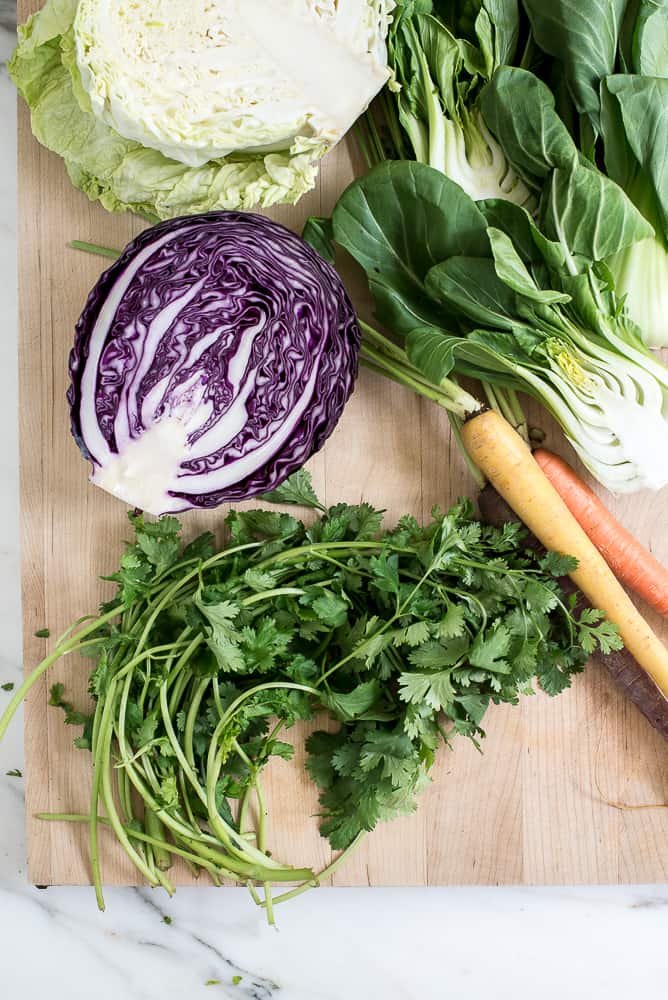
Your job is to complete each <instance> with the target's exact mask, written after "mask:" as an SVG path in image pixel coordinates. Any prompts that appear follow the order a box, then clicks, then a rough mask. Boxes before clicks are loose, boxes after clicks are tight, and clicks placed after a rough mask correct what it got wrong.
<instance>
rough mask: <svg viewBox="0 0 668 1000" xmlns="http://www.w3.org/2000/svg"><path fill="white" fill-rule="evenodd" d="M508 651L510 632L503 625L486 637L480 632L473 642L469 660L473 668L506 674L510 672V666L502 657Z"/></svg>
mask: <svg viewBox="0 0 668 1000" xmlns="http://www.w3.org/2000/svg"><path fill="white" fill-rule="evenodd" d="M509 649H510V632H509V631H508V629H507V628H506V627H505V626H504V625H499V626H498V627H497V628H496V629H494V631H493V632H490V633H489V634H488V635H487V636H485V635H484V634H483V633H482V632H479V633H478V635H477V636H476V637H475V639H474V640H473V645H472V646H471V652H470V653H469V660H470V661H471V663H472V664H473V666H474V667H480V668H481V669H483V670H489V671H492V672H495V673H501V674H507V673H509V671H510V666H509V664H508V662H507V660H505V659H504V657H505V656H506V654H507V653H508V650H509Z"/></svg>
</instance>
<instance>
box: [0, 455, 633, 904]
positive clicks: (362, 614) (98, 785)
mask: <svg viewBox="0 0 668 1000" xmlns="http://www.w3.org/2000/svg"><path fill="white" fill-rule="evenodd" d="M267 499H269V500H272V501H280V502H283V503H296V504H300V505H303V506H309V507H311V508H313V509H314V510H315V511H316V512H317V515H316V517H315V520H314V521H313V523H311V524H309V525H306V524H304V523H303V522H302V521H300V520H297V519H296V518H294V517H292V516H290V515H289V514H286V513H279V512H276V511H268V510H253V511H245V512H239V511H233V512H232V513H230V514H229V516H228V518H227V528H228V540H227V544H226V545H225V546H224V547H223V548H217V546H216V544H215V541H214V538H213V536H212V535H211V534H209V533H207V534H204V535H201V536H200V537H198V538H196V539H195V540H194V541H192V542H190V543H188V544H185V545H184V544H183V543H182V541H181V538H180V525H179V522H178V521H177V520H176V519H175V518H173V517H163V518H161V519H160V520H158V521H152V522H151V521H147V520H145V519H144V517H143V516H142V515H141V514H136V513H135V514H131V515H130V520H131V522H132V525H133V528H134V535H135V537H134V540H133V541H132V543H129V544H128V545H127V547H126V551H125V553H124V554H123V556H122V559H121V565H120V568H119V570H118V572H116V573H114V574H113V576H112V577H110V578H108V579H111V580H113V581H115V582H116V584H117V586H118V592H117V595H116V597H115V599H114V600H113V601H111V602H109V603H108V604H106V605H104V606H103V607H102V608H101V612H100V615H99V617H98V618H96V619H94V620H93V621H90V620H86V621H85V623H84V624H83V626H82V627H81V628H80V629H79V631H78V633H77V634H76V635H75V636H71V635H70V634H69V633H68V634H67V635H66V636H65V637H64V638H63V639H62V640H61V641H59V642H58V643H57V644H56V648H55V649H54V651H53V653H51V654H50V656H49V657H48V658H47V660H46V661H44V662H43V663H42V664H40V666H39V667H38V668H37V670H36V671H35V673H34V675H33V678H35V677H37V676H39V674H40V673H43V672H44V670H46V669H47V668H48V667H49V666H50V665H51V664H52V663H53V662H55V661H56V660H57V659H58V658H59V657H60V656H62V655H65V654H66V653H68V652H72V651H75V650H81V651H82V652H85V653H87V654H89V655H91V656H92V657H93V658H94V661H95V663H94V667H93V670H92V672H91V675H90V692H91V695H92V697H93V699H94V702H95V709H94V712H93V714H92V715H91V716H90V717H89V718H85V717H84V716H82V715H81V713H78V712H75V711H74V709H73V708H72V706H71V705H70V704H68V703H67V702H65V701H64V700H63V694H64V692H63V690H62V686H59V685H55V686H54V688H53V689H52V703H54V704H59V705H61V707H63V708H64V709H65V712H66V721H70V722H73V723H77V724H84V732H83V736H82V737H80V738H79V739H78V740H77V744H78V745H79V746H83V747H87V748H88V749H90V751H91V753H92V756H93V765H94V767H93V779H92V788H91V805H90V814H89V815H88V816H85V817H81V816H60V817H57V818H61V819H72V820H79V821H85V822H87V823H88V824H89V828H90V846H91V860H92V868H93V878H94V882H95V885H96V890H97V894H98V900H99V902H100V905H102V892H101V882H100V867H99V855H98V842H97V841H98V827H99V824H100V823H105V824H109V825H110V826H111V827H112V828H113V831H114V833H115V835H116V837H117V838H118V840H119V841H120V843H121V844H122V846H123V848H124V849H125V851H126V853H127V854H128V856H129V857H130V858H131V860H132V861H133V863H134V864H135V866H136V867H137V869H138V870H139V872H140V873H141V874H142V875H143V876H144V877H145V878H146V879H147V880H148V881H149V882H150V883H151V884H154V885H156V884H162V885H164V886H165V887H166V888H167V889H168V890H170V891H171V885H170V882H169V879H168V876H167V874H166V871H167V870H168V868H169V866H170V864H171V858H172V857H173V856H180V857H182V858H184V859H185V861H186V862H187V863H188V864H189V865H190V866H191V867H192V869H193V870H194V871H200V870H201V869H204V870H206V871H207V872H208V873H209V874H210V876H211V878H212V879H213V881H214V882H216V883H218V882H220V881H221V880H222V879H224V878H231V879H234V880H237V881H239V880H241V881H245V882H247V883H248V885H249V887H250V888H251V891H252V893H253V896H254V898H255V899H256V901H257V902H258V903H260V905H262V906H265V907H266V908H267V911H268V915H269V919H270V920H271V919H273V916H272V914H273V905H274V903H275V902H276V901H278V900H281V899H285V898H288V897H290V896H293V895H295V894H297V893H298V892H301V891H303V890H304V889H306V888H308V887H309V886H311V885H315V884H318V879H319V878H322V877H324V876H326V875H328V874H330V873H331V871H332V869H333V867H336V866H337V865H338V864H340V863H341V862H342V860H343V859H344V858H345V857H346V856H347V853H348V852H349V851H350V850H352V849H354V847H355V845H356V844H357V843H358V842H359V839H360V838H361V837H362V836H363V835H364V833H365V832H366V831H369V830H372V829H373V828H374V827H375V825H376V824H377V823H378V822H380V821H383V820H388V819H391V818H392V817H394V816H397V815H399V814H403V813H410V812H412V811H413V810H414V809H415V800H416V796H417V795H418V793H419V792H420V790H421V789H422V788H424V787H425V785H426V784H427V783H428V781H429V778H428V772H429V769H430V767H431V765H432V763H433V761H434V758H435V754H436V751H437V748H438V746H439V744H440V743H441V742H443V741H445V742H448V741H449V740H450V739H451V737H452V736H453V735H455V734H458V735H463V736H466V737H469V738H470V739H472V740H474V741H476V742H478V741H479V740H480V738H481V737H483V736H484V731H483V729H482V722H483V718H484V715H485V713H486V711H487V709H488V707H489V705H490V703H495V704H496V703H500V702H511V703H516V702H517V701H518V698H519V696H520V695H521V694H530V693H531V692H532V690H533V683H534V680H537V681H538V683H539V684H540V686H541V687H542V688H543V689H544V690H545V691H547V692H548V693H550V694H557V693H558V692H560V691H562V690H563V689H564V688H565V687H567V686H568V684H569V683H570V679H571V676H572V674H573V673H575V672H577V671H579V670H581V669H582V667H583V665H584V662H585V660H586V659H587V656H588V655H589V654H590V653H591V652H592V651H593V650H594V649H595V648H596V646H597V645H598V646H600V648H601V649H602V650H603V651H607V650H609V649H611V648H617V647H618V646H619V639H618V636H617V633H616V631H615V629H614V627H613V626H611V625H610V624H609V623H608V622H605V621H602V620H601V615H600V614H599V613H598V612H592V611H591V610H587V611H585V612H582V613H577V612H576V610H575V604H576V595H573V594H571V595H570V596H568V597H567V596H565V594H564V593H563V592H562V590H561V587H560V584H559V581H558V579H557V577H558V576H559V575H561V574H564V573H565V572H566V571H568V570H570V569H572V568H573V560H571V559H570V558H569V557H565V556H560V555H556V554H554V553H550V554H548V555H547V556H544V557H542V558H541V556H540V555H537V554H536V553H535V552H534V551H532V550H531V549H530V548H528V547H525V544H524V536H523V531H522V529H521V527H520V526H519V525H518V524H506V525H504V527H503V528H502V529H499V528H494V527H488V526H485V525H482V524H480V523H479V522H477V521H476V520H474V519H473V513H472V508H471V506H470V504H469V503H468V502H462V503H460V504H458V505H457V506H455V507H453V508H452V509H451V510H450V511H449V512H448V513H447V514H444V513H442V512H440V511H438V510H435V511H434V512H433V516H432V519H431V520H430V522H429V523H428V524H426V525H425V526H421V525H420V524H419V523H418V522H417V521H416V520H415V518H413V517H410V516H406V517H403V518H402V519H401V520H400V521H399V523H398V524H397V526H396V527H395V528H394V529H392V530H390V531H381V521H382V512H381V511H377V510H374V509H373V508H372V507H370V506H369V505H368V504H359V505H354V506H350V505H346V504H339V505H337V506H334V507H331V508H329V509H325V508H324V507H323V506H322V505H321V504H320V503H319V501H318V500H317V498H316V496H315V494H314V493H313V490H312V487H311V484H310V480H309V479H308V476H307V474H306V473H304V472H301V473H298V474H297V475H296V476H293V477H292V479H291V480H289V481H288V483H287V484H285V485H284V486H283V487H281V488H280V489H279V490H277V491H275V492H274V493H272V494H269V495H268V496H267ZM23 693H24V692H23ZM23 693H22V694H21V697H23ZM322 709H326V710H327V711H328V712H329V714H330V715H331V716H332V717H333V719H335V720H336V722H337V723H338V727H337V729H336V730H335V731H334V732H324V731H317V732H315V733H313V734H312V735H311V736H310V737H309V739H308V741H307V750H308V760H307V768H308V772H309V774H310V775H311V777H312V778H313V780H314V781H315V782H316V783H317V784H318V786H319V788H320V802H321V807H322V814H321V832H322V834H323V836H326V837H327V838H328V839H329V841H330V843H331V845H332V847H333V848H335V849H338V850H341V851H342V852H343V854H342V855H340V856H339V857H338V858H337V860H336V861H335V862H334V865H333V866H330V867H329V868H328V869H326V870H325V872H322V873H320V875H319V876H316V875H315V874H314V873H313V872H312V871H310V870H309V869H295V868H292V867H290V866H287V865H283V864H281V863H280V862H279V861H277V860H275V859H274V858H273V857H272V856H271V854H270V853H269V852H268V851H267V845H266V830H265V814H266V810H265V804H264V798H263V794H262V785H261V775H262V771H263V769H264V767H265V766H266V764H267V762H268V761H269V760H270V759H271V758H272V757H273V756H280V757H284V758H290V757H291V756H292V753H293V746H292V744H291V743H289V742H287V741H286V740H285V739H283V738H282V737H283V734H284V731H285V730H289V729H291V727H293V726H294V724H295V723H296V722H297V721H299V720H306V719H310V718H312V717H313V715H314V713H315V712H316V711H319V710H322ZM0 731H1V724H0ZM138 800H139V801H140V803H141V805H140V806H139V807H138V805H137V802H138ZM254 803H256V804H257V809H256V810H255V809H254V808H252V807H253V804H254ZM101 812H103V815H100V814H101ZM254 816H257V821H255V820H254ZM51 818H56V817H51ZM282 881H289V882H297V883H298V885H297V886H296V888H292V889H290V890H288V891H287V892H285V893H283V894H282V895H279V896H277V897H273V896H272V891H271V884H272V883H277V882H282ZM255 883H263V884H264V886H265V893H264V899H261V898H260V896H259V895H258V893H257V890H256V889H255V888H254V885H255Z"/></svg>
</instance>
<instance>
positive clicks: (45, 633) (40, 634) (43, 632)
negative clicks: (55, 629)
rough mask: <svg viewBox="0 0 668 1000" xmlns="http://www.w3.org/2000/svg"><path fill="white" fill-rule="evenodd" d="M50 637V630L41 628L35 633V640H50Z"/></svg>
mask: <svg viewBox="0 0 668 1000" xmlns="http://www.w3.org/2000/svg"><path fill="white" fill-rule="evenodd" d="M50 635H51V632H50V631H49V629H48V628H39V629H37V631H36V632H35V638H36V639H48V638H49V636H50Z"/></svg>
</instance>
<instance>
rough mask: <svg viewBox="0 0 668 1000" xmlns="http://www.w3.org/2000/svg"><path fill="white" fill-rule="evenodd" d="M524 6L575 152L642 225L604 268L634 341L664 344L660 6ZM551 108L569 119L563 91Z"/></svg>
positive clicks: (667, 271) (665, 88)
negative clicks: (643, 233) (646, 230)
mask: <svg viewBox="0 0 668 1000" xmlns="http://www.w3.org/2000/svg"><path fill="white" fill-rule="evenodd" d="M524 6H525V7H526V10H527V13H528V14H529V18H530V20H531V27H532V31H533V37H534V39H535V41H536V42H537V43H538V45H539V46H540V47H541V48H542V49H543V50H544V51H545V52H546V53H548V54H549V55H550V56H552V57H554V59H555V61H556V65H554V66H552V68H548V73H549V75H550V76H551V78H552V79H554V78H556V76H557V75H560V76H561V77H562V78H563V79H564V80H565V82H566V89H567V92H568V95H569V97H570V101H571V102H572V106H573V108H574V111H575V125H576V127H575V129H574V132H575V135H576V139H577V141H578V144H579V146H580V148H581V150H582V152H583V153H584V154H585V155H587V156H589V157H591V158H592V159H596V161H597V162H598V163H599V164H601V165H603V164H604V165H605V169H606V171H607V173H608V175H609V176H610V177H611V178H612V179H613V180H615V181H616V182H617V183H618V184H620V185H621V187H623V188H624V190H625V192H626V193H627V194H628V196H629V197H630V198H631V200H632V201H633V202H634V204H635V205H636V207H637V208H638V209H639V210H640V211H641V212H642V214H643V215H644V217H645V219H646V220H647V221H648V223H649V224H650V225H651V226H652V229H653V233H650V234H649V235H648V236H647V237H646V238H645V239H643V240H639V241H637V242H635V243H633V244H629V245H628V246H627V247H625V248H624V249H623V250H622V251H620V252H619V253H618V254H614V255H613V256H611V257H610V258H609V259H608V261H607V263H608V266H609V267H610V270H611V272H612V274H613V276H614V279H615V284H616V288H617V293H618V295H619V296H620V297H625V302H624V304H625V308H626V310H627V311H628V314H629V316H630V317H631V318H632V319H633V320H634V321H635V322H636V323H637V324H638V326H639V328H640V331H641V333H642V337H643V340H644V342H645V343H646V344H647V345H648V346H650V347H665V346H668V319H667V317H668V131H667V128H666V125H667V116H668V79H667V77H668V0H637V2H635V3H628V4H625V3H618V2H613V0H600V2H597V3H592V4H586V5H583V4H580V3H576V2H575V0H550V3H549V4H545V3H544V2H542V0H524ZM548 66H549V64H548ZM561 103H562V107H563V109H564V115H565V116H567V117H570V112H569V110H568V104H567V102H565V101H564V99H563V95H562V99H561Z"/></svg>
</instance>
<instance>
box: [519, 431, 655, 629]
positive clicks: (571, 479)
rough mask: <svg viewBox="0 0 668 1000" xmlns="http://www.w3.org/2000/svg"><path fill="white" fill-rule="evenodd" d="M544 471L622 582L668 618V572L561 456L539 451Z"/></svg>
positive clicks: (537, 452)
mask: <svg viewBox="0 0 668 1000" xmlns="http://www.w3.org/2000/svg"><path fill="white" fill-rule="evenodd" d="M533 457H534V458H535V459H536V461H537V462H538V464H539V465H540V467H541V469H542V470H543V472H544V473H545V475H546V476H547V478H548V479H549V480H550V482H551V483H552V485H553V486H554V488H555V490H556V491H557V493H558V494H559V496H560V497H561V499H562V500H563V501H564V503H565V504H566V506H567V507H568V509H569V510H570V512H571V514H572V515H573V517H574V518H575V520H576V521H578V523H579V524H580V525H581V527H583V528H584V530H585V531H586V532H587V534H588V535H589V538H590V539H591V541H592V542H593V543H594V545H595V546H596V548H597V549H598V551H599V552H600V553H601V555H602V556H603V558H604V559H605V561H606V562H607V564H608V566H609V567H610V569H611V570H612V572H613V573H614V574H615V576H616V577H617V579H618V580H620V581H621V582H622V583H623V584H625V585H626V586H627V587H628V588H629V589H630V590H633V591H634V593H636V594H637V595H638V596H639V597H642V599H643V600H644V601H647V603H648V604H649V605H651V607H653V608H654V609H655V610H656V611H658V612H659V614H662V615H665V616H666V617H668V570H667V569H666V567H665V566H662V565H661V563H660V562H657V560H656V559H655V558H654V556H653V555H652V554H651V553H650V552H648V551H647V549H645V548H643V546H642V545H641V544H640V542H639V541H638V540H637V539H636V538H634V537H633V535H632V534H631V533H630V532H629V531H627V530H626V528H623V527H622V525H621V524H620V523H619V521H617V520H616V519H615V518H614V517H613V515H612V514H611V513H610V511H609V510H608V508H607V507H606V506H605V504H604V503H603V502H602V501H601V500H599V498H598V497H597V496H596V494H595V493H594V492H593V490H590V489H589V487H588V486H587V485H586V484H585V483H583V482H582V480H581V479H580V477H579V476H578V475H577V473H575V472H574V471H573V469H571V467H570V465H567V464H566V462H564V460H563V459H561V458H559V456H558V455H553V454H552V452H550V451H546V450H545V449H543V448H539V449H538V450H537V451H535V452H534V453H533Z"/></svg>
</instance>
